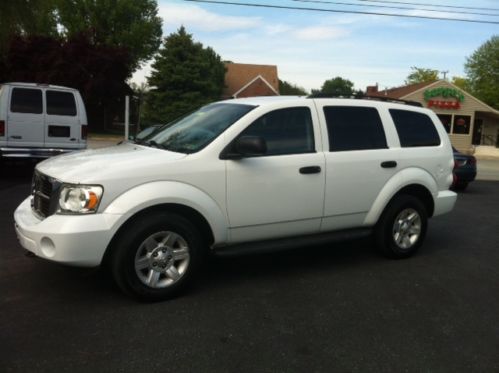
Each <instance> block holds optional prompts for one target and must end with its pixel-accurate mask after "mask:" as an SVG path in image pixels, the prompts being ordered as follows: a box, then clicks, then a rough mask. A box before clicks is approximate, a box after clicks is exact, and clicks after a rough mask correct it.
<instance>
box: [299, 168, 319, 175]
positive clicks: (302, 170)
mask: <svg viewBox="0 0 499 373" xmlns="http://www.w3.org/2000/svg"><path fill="white" fill-rule="evenodd" d="M320 172H321V168H320V167H319V166H308V167H302V168H300V174H304V175H308V174H318V173H320Z"/></svg>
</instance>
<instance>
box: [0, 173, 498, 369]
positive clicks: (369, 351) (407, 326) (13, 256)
mask: <svg viewBox="0 0 499 373" xmlns="http://www.w3.org/2000/svg"><path fill="white" fill-rule="evenodd" d="M30 178H31V169H30V168H29V167H25V166H21V165H11V166H10V167H8V169H7V170H6V169H4V170H3V171H2V174H1V180H0V205H1V206H2V209H1V212H0V372H65V371H71V372H89V371H93V372H144V371H149V372H155V371H157V372H332V371H341V372H343V371H349V372H366V371H367V372H372V371H383V372H402V371H406V372H494V371H499V297H498V294H499V266H498V263H499V234H498V232H499V182H495V181H476V182H474V183H472V184H470V186H469V189H468V190H467V191H466V192H465V193H461V194H460V195H459V199H458V202H457V205H456V208H455V210H454V211H453V212H452V213H451V214H448V215H446V216H442V217H436V218H434V219H432V220H431V221H430V228H429V232H428V236H427V239H426V242H425V244H424V246H423V247H422V249H421V250H420V252H419V253H418V254H417V255H416V256H414V257H412V258H410V259H407V260H398V261H397V260H388V259H384V258H382V257H380V256H378V255H377V254H376V253H375V252H374V251H373V248H372V244H371V242H370V240H369V239H362V240H354V241H349V242H345V243H341V244H334V245H326V246H321V247H304V248H301V249H298V250H293V251H287V252H279V253H273V254H265V255H253V256H244V257H235V258H234V257H230V258H212V259H210V260H209V261H208V263H206V265H205V267H204V269H203V270H202V273H201V274H200V276H199V279H198V280H197V281H196V283H195V284H194V286H193V287H192V288H191V289H190V291H189V292H188V293H187V294H185V295H184V296H181V297H179V298H177V299H174V300H171V301H167V302H162V303H154V304H144V303H138V302H136V301H134V300H132V299H129V298H127V297H125V296H124V295H122V294H121V293H120V292H119V290H118V289H117V288H116V286H115V285H114V284H113V282H112V281H111V280H110V278H109V276H108V275H107V274H106V273H105V271H103V270H96V269H78V268H71V267H64V266H61V265H57V264H53V263H49V262H46V261H43V260H40V259H35V258H28V257H26V256H25V255H24V254H23V251H22V249H21V247H20V246H19V244H18V243H17V240H16V237H15V233H14V228H13V220H12V213H13V211H14V209H15V208H16V206H17V205H18V204H19V203H20V202H21V201H22V200H23V199H24V198H25V197H26V196H27V194H28V193H29V182H30Z"/></svg>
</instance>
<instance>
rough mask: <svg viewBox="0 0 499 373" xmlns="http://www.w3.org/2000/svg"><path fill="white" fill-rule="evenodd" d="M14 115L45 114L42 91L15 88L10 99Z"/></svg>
mask: <svg viewBox="0 0 499 373" xmlns="http://www.w3.org/2000/svg"><path fill="white" fill-rule="evenodd" d="M10 111H11V112H12V113H25V114H41V113H43V101H42V91H41V90H40V89H29V88H14V89H13V90H12V97H11V99H10Z"/></svg>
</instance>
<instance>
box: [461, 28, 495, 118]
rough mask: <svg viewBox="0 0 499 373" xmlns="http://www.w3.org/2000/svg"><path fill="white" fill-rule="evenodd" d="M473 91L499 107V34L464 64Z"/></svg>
mask: <svg viewBox="0 0 499 373" xmlns="http://www.w3.org/2000/svg"><path fill="white" fill-rule="evenodd" d="M464 68H465V71H466V75H467V77H468V80H469V84H470V88H471V92H472V93H473V94H474V95H475V96H476V97H478V98H479V99H480V100H482V101H483V102H485V103H487V104H489V105H490V106H492V107H494V108H496V109H499V35H494V36H492V38H490V40H488V41H486V42H485V43H484V44H482V45H481V46H480V47H479V48H478V49H477V50H476V51H475V52H474V53H473V54H472V55H471V56H470V57H468V58H467V59H466V64H465V65H464Z"/></svg>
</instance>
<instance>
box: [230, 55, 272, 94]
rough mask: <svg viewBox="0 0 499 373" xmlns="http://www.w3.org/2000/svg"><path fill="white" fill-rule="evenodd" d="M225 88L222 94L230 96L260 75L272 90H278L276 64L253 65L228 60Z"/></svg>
mask: <svg viewBox="0 0 499 373" xmlns="http://www.w3.org/2000/svg"><path fill="white" fill-rule="evenodd" d="M225 68H226V72H225V89H224V93H223V95H224V96H225V97H232V96H234V94H235V93H236V92H240V91H241V88H243V87H245V86H248V85H251V83H252V82H253V81H254V80H255V79H258V77H260V79H262V80H263V81H265V83H266V85H269V86H270V87H272V91H274V92H279V80H278V78H277V66H275V65H253V64H243V63H232V62H228V63H226V64H225Z"/></svg>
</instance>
